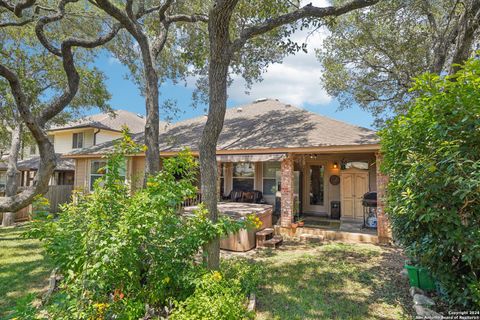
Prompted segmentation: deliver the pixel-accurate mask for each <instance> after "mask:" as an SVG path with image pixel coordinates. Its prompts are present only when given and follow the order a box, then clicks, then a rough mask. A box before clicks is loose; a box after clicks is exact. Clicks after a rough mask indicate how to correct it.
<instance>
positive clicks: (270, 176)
mask: <svg viewBox="0 0 480 320" xmlns="http://www.w3.org/2000/svg"><path fill="white" fill-rule="evenodd" d="M281 181H282V177H281V171H280V162H264V163H263V194H264V195H275V194H276V193H277V191H280V182H281Z"/></svg>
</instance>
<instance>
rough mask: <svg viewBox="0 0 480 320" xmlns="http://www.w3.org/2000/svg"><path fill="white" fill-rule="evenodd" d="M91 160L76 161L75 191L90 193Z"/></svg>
mask: <svg viewBox="0 0 480 320" xmlns="http://www.w3.org/2000/svg"><path fill="white" fill-rule="evenodd" d="M89 163H90V162H89V159H86V158H82V159H75V181H74V183H73V185H74V189H75V190H78V191H88V172H89Z"/></svg>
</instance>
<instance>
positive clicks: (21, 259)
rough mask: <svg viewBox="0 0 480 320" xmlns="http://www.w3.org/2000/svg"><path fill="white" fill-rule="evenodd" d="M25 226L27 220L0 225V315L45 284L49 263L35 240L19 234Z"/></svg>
mask: <svg viewBox="0 0 480 320" xmlns="http://www.w3.org/2000/svg"><path fill="white" fill-rule="evenodd" d="M27 228H28V224H23V225H20V226H16V227H7V228H0V319H2V318H3V317H4V316H6V314H7V313H8V311H9V310H11V308H12V307H14V306H15V302H16V301H17V300H18V299H19V298H21V297H23V296H25V295H27V294H29V293H39V292H41V291H43V290H45V289H46V287H47V284H48V276H49V274H50V272H51V270H52V266H51V265H50V264H49V262H48V261H46V260H45V259H44V257H43V255H42V253H43V250H42V248H41V246H40V242H39V241H38V240H33V239H24V238H22V237H21V235H22V234H23V233H24V232H25V231H26V230H27Z"/></svg>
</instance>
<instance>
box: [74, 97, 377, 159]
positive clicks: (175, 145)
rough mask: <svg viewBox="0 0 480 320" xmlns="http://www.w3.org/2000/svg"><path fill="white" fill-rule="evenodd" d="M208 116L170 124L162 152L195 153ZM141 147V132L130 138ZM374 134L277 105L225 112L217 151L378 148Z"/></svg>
mask: <svg viewBox="0 0 480 320" xmlns="http://www.w3.org/2000/svg"><path fill="white" fill-rule="evenodd" d="M206 119H207V117H206V116H201V117H197V118H193V119H188V120H185V121H181V122H178V123H176V124H173V125H169V126H168V127H167V129H166V130H165V131H164V132H162V133H161V134H160V151H163V152H165V151H179V150H180V149H182V148H184V147H189V148H191V149H192V150H198V145H199V142H200V138H201V135H202V131H203V127H204V125H205V122H206ZM133 138H134V140H135V141H137V142H140V143H142V142H143V133H139V134H136V135H134V136H133ZM378 143H379V139H378V137H377V135H376V134H375V131H373V130H370V129H366V128H362V127H359V126H355V125H351V124H348V123H345V122H341V121H338V120H334V119H331V118H328V117H325V116H321V115H319V114H316V113H313V112H310V111H307V110H305V109H301V108H297V107H294V106H292V105H289V104H284V103H282V102H279V101H277V100H266V101H261V102H255V103H252V104H249V105H244V106H241V107H236V108H230V109H227V112H226V115H225V122H224V126H223V130H222V133H221V134H220V137H219V141H218V146H217V149H218V150H252V149H273V148H304V147H322V146H358V145H369V144H370V145H371V144H378ZM113 144H114V142H106V143H104V144H100V145H97V146H93V147H90V148H85V149H80V150H75V151H73V152H71V153H70V155H81V154H103V153H105V152H108V151H110V150H111V147H112V145H113Z"/></svg>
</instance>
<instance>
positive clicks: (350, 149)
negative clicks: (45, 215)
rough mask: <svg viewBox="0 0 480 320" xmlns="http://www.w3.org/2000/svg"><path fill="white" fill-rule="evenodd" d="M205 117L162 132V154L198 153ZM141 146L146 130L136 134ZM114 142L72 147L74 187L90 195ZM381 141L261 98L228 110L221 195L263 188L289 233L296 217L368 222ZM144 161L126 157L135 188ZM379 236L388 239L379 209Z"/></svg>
mask: <svg viewBox="0 0 480 320" xmlns="http://www.w3.org/2000/svg"><path fill="white" fill-rule="evenodd" d="M205 122H206V116H201V117H197V118H194V119H189V120H185V121H181V122H178V123H176V124H172V125H170V126H168V127H167V128H166V129H165V130H162V132H161V133H160V153H161V156H162V157H169V156H174V155H175V154H176V153H177V152H178V151H179V150H181V149H183V148H185V147H188V148H190V149H191V150H192V152H193V153H194V155H198V145H199V142H200V137H201V135H202V131H203V128H204V125H205ZM132 138H133V140H134V141H137V142H138V143H143V133H138V134H134V135H133V136H132ZM113 145H114V142H113V141H110V142H106V143H102V144H98V145H94V146H91V147H86V148H82V149H76V150H72V151H71V152H70V153H68V154H67V155H64V156H65V157H68V158H70V159H73V160H75V188H77V189H82V190H85V191H87V192H88V191H89V190H91V189H92V187H93V182H94V181H95V179H97V178H98V177H101V176H102V173H99V172H98V168H101V167H102V166H103V165H104V164H105V160H103V159H102V156H103V155H104V154H105V153H107V152H109V151H111V150H112V148H113ZM379 148H380V146H379V139H378V137H377V136H376V134H375V132H374V131H372V130H369V129H366V128H362V127H358V126H354V125H351V124H347V123H344V122H341V121H337V120H334V119H330V118H327V117H324V116H321V115H318V114H316V113H313V112H309V111H307V110H304V109H300V108H297V107H295V106H292V105H290V104H285V103H282V102H279V101H277V100H271V99H262V100H257V101H255V102H254V103H252V104H249V105H245V106H241V107H237V108H230V109H228V110H227V112H226V115H225V122H224V127H223V130H222V133H221V135H220V137H219V141H218V149H217V161H218V163H219V192H220V195H221V196H226V195H228V194H229V193H230V192H231V191H232V190H259V191H261V192H262V193H263V197H264V199H265V201H266V202H268V203H270V204H272V205H276V206H277V207H279V208H280V212H279V213H280V217H279V224H280V225H281V226H282V227H285V228H288V227H289V226H290V225H291V223H292V222H293V221H294V216H295V214H298V213H301V214H302V215H304V216H307V217H325V218H338V217H337V215H338V214H337V211H339V210H338V206H339V205H340V212H341V220H342V221H363V219H364V215H363V212H364V208H363V206H362V196H363V195H364V194H365V193H366V192H368V191H377V192H378V193H379V196H381V195H382V194H383V184H384V181H385V177H383V176H382V175H381V174H380V173H379V171H378V164H379V161H380V160H381V157H380V156H379V153H378V152H379ZM144 165H145V156H144V155H143V154H140V155H135V156H131V157H128V159H127V160H126V165H125V166H126V170H125V171H126V173H125V176H126V180H127V181H128V183H130V185H131V187H132V189H133V190H135V189H136V188H140V187H141V186H142V184H143V175H144ZM377 211H378V235H379V236H380V237H379V238H382V237H387V232H388V230H386V227H387V225H386V220H385V218H384V216H383V210H382V206H381V201H380V206H379V207H378V210H377Z"/></svg>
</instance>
